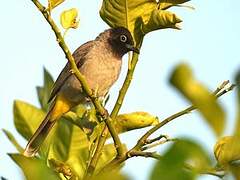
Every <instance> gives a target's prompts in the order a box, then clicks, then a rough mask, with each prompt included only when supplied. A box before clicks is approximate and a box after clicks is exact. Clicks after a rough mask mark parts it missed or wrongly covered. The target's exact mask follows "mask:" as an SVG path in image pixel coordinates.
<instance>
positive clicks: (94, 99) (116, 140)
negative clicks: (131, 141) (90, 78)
mask: <svg viewBox="0 0 240 180" xmlns="http://www.w3.org/2000/svg"><path fill="white" fill-rule="evenodd" d="M32 2H33V3H34V4H35V5H36V7H37V8H38V10H39V11H40V12H41V13H42V15H43V16H44V18H45V19H46V20H47V22H48V23H49V25H50V26H51V27H52V30H53V31H54V33H55V35H56V38H57V42H58V44H59V46H60V47H61V48H62V50H63V52H64V54H65V56H66V58H67V59H68V61H69V63H70V65H71V68H72V72H73V73H74V75H75V76H76V77H77V79H78V80H79V81H80V83H81V85H82V88H83V90H84V91H85V92H86V94H87V95H88V96H89V97H90V99H91V101H92V102H93V104H94V106H95V108H96V111H97V112H98V113H99V114H100V116H101V118H102V119H103V120H104V121H105V123H106V125H107V127H108V130H109V132H110V133H111V136H112V138H113V140H114V144H115V147H116V150H117V153H118V155H119V156H122V154H123V153H124V151H123V146H122V144H121V141H120V139H119V137H118V134H117V132H116V131H115V128H114V127H113V125H112V123H111V118H110V116H109V115H108V113H107V110H106V109H105V108H104V107H103V106H102V104H101V102H100V101H99V100H98V98H97V97H96V96H95V95H94V93H93V92H92V90H91V89H90V88H89V86H88V84H87V81H86V79H85V77H84V76H83V75H82V74H81V73H80V72H79V70H78V68H77V65H76V63H75V61H74V58H73V56H72V54H71V52H70V50H69V48H68V47H67V45H66V43H65V41H64V39H63V36H62V35H61V32H60V30H59V29H58V27H57V25H56V24H55V22H54V21H53V19H52V18H51V16H50V15H49V12H48V11H47V9H46V8H45V7H44V6H43V5H42V4H41V3H40V2H39V1H38V0H32Z"/></svg>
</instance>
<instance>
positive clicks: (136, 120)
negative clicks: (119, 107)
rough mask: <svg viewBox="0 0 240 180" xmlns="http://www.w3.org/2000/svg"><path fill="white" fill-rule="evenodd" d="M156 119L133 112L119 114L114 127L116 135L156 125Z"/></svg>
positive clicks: (149, 115)
mask: <svg viewBox="0 0 240 180" xmlns="http://www.w3.org/2000/svg"><path fill="white" fill-rule="evenodd" d="M158 123H159V121H158V118H157V117H156V116H152V115H151V114H149V113H147V112H133V113H129V114H121V115H118V116H117V117H116V120H115V121H114V125H115V127H116V130H117V132H118V133H123V132H126V131H130V130H133V129H139V128H144V127H148V126H152V125H156V124H158Z"/></svg>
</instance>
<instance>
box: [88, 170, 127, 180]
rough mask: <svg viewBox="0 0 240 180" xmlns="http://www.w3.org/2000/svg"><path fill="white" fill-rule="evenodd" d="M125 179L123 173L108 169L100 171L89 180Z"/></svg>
mask: <svg viewBox="0 0 240 180" xmlns="http://www.w3.org/2000/svg"><path fill="white" fill-rule="evenodd" d="M113 179H114V180H127V179H128V178H127V177H126V176H125V175H122V174H120V173H119V172H118V171H110V172H104V173H100V174H98V175H97V176H93V178H91V180H113Z"/></svg>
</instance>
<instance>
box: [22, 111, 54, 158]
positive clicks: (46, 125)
mask: <svg viewBox="0 0 240 180" xmlns="http://www.w3.org/2000/svg"><path fill="white" fill-rule="evenodd" d="M55 122H56V120H52V119H51V111H49V113H48V114H47V115H46V117H45V119H44V120H43V122H42V123H41V124H40V126H39V127H38V129H37V130H36V132H35V133H34V134H33V136H32V137H31V138H30V140H29V141H28V144H27V146H26V148H25V150H24V152H23V155H24V156H27V157H32V156H34V155H35V154H36V153H37V152H38V150H39V148H40V146H41V145H42V143H43V141H44V140H45V139H46V137H47V135H48V133H49V131H50V130H51V129H52V127H53V125H54V124H55Z"/></svg>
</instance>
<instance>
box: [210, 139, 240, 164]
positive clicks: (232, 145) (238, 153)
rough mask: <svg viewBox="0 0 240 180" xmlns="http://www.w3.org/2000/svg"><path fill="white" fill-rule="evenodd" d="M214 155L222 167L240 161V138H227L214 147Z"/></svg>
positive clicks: (220, 140)
mask: <svg viewBox="0 0 240 180" xmlns="http://www.w3.org/2000/svg"><path fill="white" fill-rule="evenodd" d="M214 155H215V157H216V159H217V161H218V162H219V164H221V165H227V164H228V163H229V162H231V161H235V160H240V136H225V137H222V138H221V139H219V140H218V141H217V143H216V144H215V146H214Z"/></svg>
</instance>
